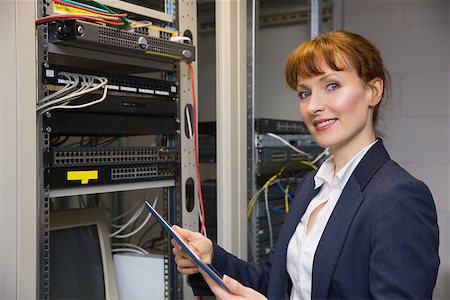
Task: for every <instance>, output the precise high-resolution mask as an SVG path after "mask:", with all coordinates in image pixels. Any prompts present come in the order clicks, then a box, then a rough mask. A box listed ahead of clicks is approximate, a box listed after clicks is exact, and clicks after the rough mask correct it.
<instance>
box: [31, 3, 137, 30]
mask: <svg viewBox="0 0 450 300" xmlns="http://www.w3.org/2000/svg"><path fill="white" fill-rule="evenodd" d="M91 1H92V2H93V4H96V5H97V7H96V6H91V5H87V4H83V3H80V2H76V1H73V0H53V5H54V6H55V7H57V8H59V10H60V12H59V13H58V14H55V15H52V16H47V17H43V18H40V19H38V20H36V25H40V24H45V23H48V22H50V21H53V20H60V19H69V18H71V19H80V20H86V21H90V22H95V23H101V24H105V25H110V26H128V25H129V24H130V22H129V20H128V19H127V14H120V13H116V12H114V11H113V10H111V9H110V8H109V7H107V6H105V5H103V4H101V3H99V2H97V1H94V0H91Z"/></svg>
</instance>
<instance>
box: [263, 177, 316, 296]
mask: <svg viewBox="0 0 450 300" xmlns="http://www.w3.org/2000/svg"><path fill="white" fill-rule="evenodd" d="M315 173H316V172H313V173H310V176H308V177H307V178H305V179H304V182H303V183H302V186H301V187H300V189H299V191H298V192H297V194H296V196H295V198H294V200H293V201H292V205H291V207H290V210H289V213H288V214H287V215H286V219H285V222H284V224H283V227H282V228H281V231H280V234H279V235H278V240H277V244H276V249H275V256H274V258H273V260H272V270H271V278H270V281H269V288H268V298H269V299H283V298H284V297H285V294H286V283H287V271H286V255H287V247H288V244H289V241H290V239H291V237H292V235H293V234H294V232H295V230H296V229H297V225H298V223H299V222H300V219H301V218H302V216H303V214H304V213H305V211H306V208H307V207H308V205H309V203H310V202H311V200H312V199H313V198H314V197H315V196H316V195H317V193H318V192H319V190H320V188H318V189H316V190H315V189H314V175H315Z"/></svg>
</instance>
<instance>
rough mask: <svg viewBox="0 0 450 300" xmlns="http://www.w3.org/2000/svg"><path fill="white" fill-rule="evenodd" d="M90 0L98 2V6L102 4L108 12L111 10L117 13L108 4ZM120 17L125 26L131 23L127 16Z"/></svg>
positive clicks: (93, 0)
mask: <svg viewBox="0 0 450 300" xmlns="http://www.w3.org/2000/svg"><path fill="white" fill-rule="evenodd" d="M90 1H92V2H94V3H95V4H97V5H98V6H100V7H101V8H103V9H105V10H107V11H108V12H110V13H112V14H115V13H116V12H115V11H113V10H112V9H111V8H109V7H108V6H106V5H104V4H102V3H100V2H97V1H95V0H90ZM120 19H121V20H122V21H123V23H124V26H128V25H130V22H129V20H128V19H127V18H126V17H120Z"/></svg>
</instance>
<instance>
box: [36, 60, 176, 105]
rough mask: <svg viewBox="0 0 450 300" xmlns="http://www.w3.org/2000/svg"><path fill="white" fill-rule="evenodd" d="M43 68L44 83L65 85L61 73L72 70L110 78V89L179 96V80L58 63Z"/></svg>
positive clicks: (158, 95) (168, 96) (157, 95)
mask: <svg viewBox="0 0 450 300" xmlns="http://www.w3.org/2000/svg"><path fill="white" fill-rule="evenodd" d="M42 69H43V72H42V73H43V74H42V81H43V83H44V84H51V85H57V86H64V85H65V84H66V83H67V79H66V78H65V77H64V76H62V75H60V73H61V72H70V73H80V74H84V75H93V76H99V77H105V78H107V79H108V85H107V87H108V90H109V91H116V92H122V93H129V94H138V95H141V96H146V97H151V96H155V97H158V98H166V97H167V98H176V97H178V82H175V81H167V80H159V79H153V78H144V77H137V76H129V75H123V74H117V73H108V72H98V71H95V72H93V71H92V70H86V69H77V68H67V67H63V66H57V65H50V66H47V67H45V66H44V68H42Z"/></svg>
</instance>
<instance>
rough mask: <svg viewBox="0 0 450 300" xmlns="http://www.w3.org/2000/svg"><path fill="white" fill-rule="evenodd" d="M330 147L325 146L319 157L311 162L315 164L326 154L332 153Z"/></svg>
mask: <svg viewBox="0 0 450 300" xmlns="http://www.w3.org/2000/svg"><path fill="white" fill-rule="evenodd" d="M329 152H330V149H329V148H325V150H323V151H322V153H320V154H319V155H317V157H316V158H315V159H314V160H313V161H312V162H311V163H312V164H313V165H315V164H316V163H317V162H318V161H319V160H320V159H321V158H322V157H323V156H324V155H329V154H330V153H329Z"/></svg>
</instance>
